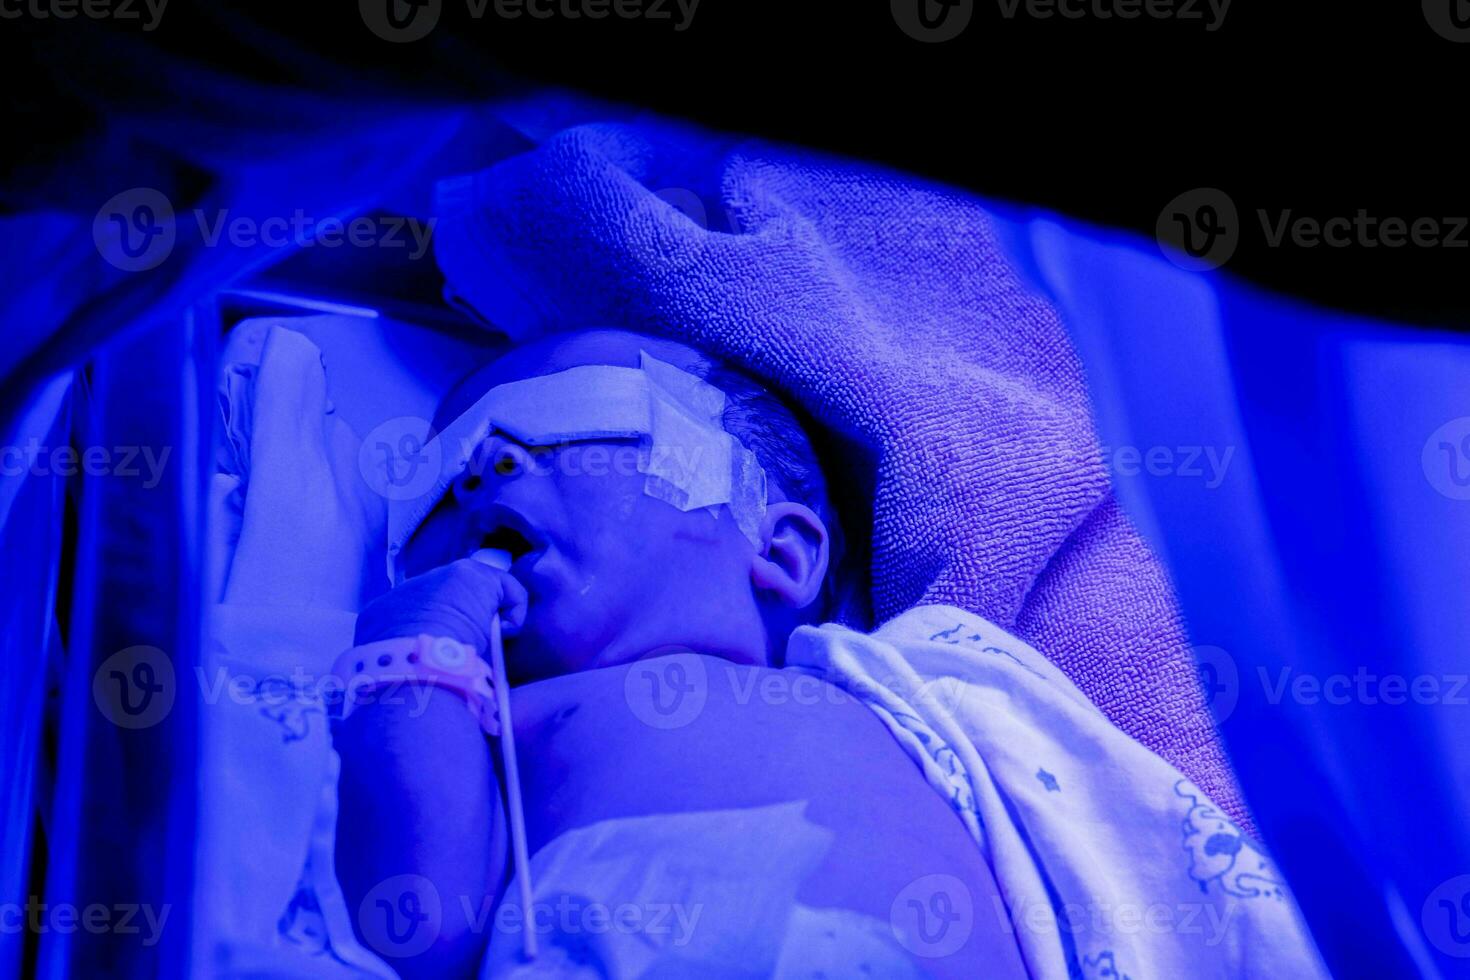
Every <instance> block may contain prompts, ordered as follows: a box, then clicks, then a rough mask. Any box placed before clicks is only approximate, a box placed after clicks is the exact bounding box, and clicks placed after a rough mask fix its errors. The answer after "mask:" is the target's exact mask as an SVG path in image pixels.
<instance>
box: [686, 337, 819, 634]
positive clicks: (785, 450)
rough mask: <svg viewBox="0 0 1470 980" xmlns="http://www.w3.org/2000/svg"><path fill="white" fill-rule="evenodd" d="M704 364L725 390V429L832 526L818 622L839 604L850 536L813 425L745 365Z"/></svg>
mask: <svg viewBox="0 0 1470 980" xmlns="http://www.w3.org/2000/svg"><path fill="white" fill-rule="evenodd" d="M705 365H706V366H705V368H704V372H703V374H702V377H703V379H704V380H705V381H706V382H708V383H709V384H712V385H714V386H715V387H716V388H719V389H720V390H721V391H723V392H724V393H725V413H724V416H723V419H722V421H723V422H724V425H725V431H726V432H729V433H730V434H731V435H732V436H734V437H735V438H736V439H738V440H740V444H741V445H742V446H744V447H745V448H746V449H749V450H750V451H751V452H752V453H754V454H755V458H756V460H757V462H759V463H760V464H761V468H762V469H764V470H765V471H766V480H767V482H768V483H769V484H774V485H775V487H776V488H777V489H778V490H779V491H780V492H781V494H782V495H783V496H784V497H785V498H786V499H787V500H790V501H794V502H795V503H799V504H803V505H805V506H807V507H810V508H811V509H812V512H813V513H814V514H816V515H817V516H818V517H819V518H821V520H822V523H823V524H824V525H826V527H827V554H828V560H827V577H826V579H825V580H824V581H823V583H822V594H821V598H820V599H819V601H818V602H817V603H816V605H815V607H814V608H813V609H811V610H810V613H811V618H812V619H814V620H826V619H830V618H831V617H832V615H833V614H834V613H835V612H836V610H837V606H838V598H839V597H838V592H839V588H838V584H837V583H838V581H839V579H840V576H839V574H838V568H839V567H840V566H841V564H842V561H843V558H844V553H845V538H844V537H843V533H842V523H841V520H840V518H839V516H838V513H837V508H836V507H835V506H833V500H832V494H831V492H830V491H829V489H828V486H827V477H826V474H825V473H824V471H823V469H822V464H821V462H820V460H819V458H818V456H817V450H816V447H815V445H814V444H813V441H812V438H811V435H810V433H811V432H812V431H813V429H812V428H811V427H810V423H809V422H806V421H804V420H803V415H802V412H801V410H800V409H799V408H797V407H795V406H794V405H792V404H790V403H789V402H787V400H786V399H785V398H783V397H782V396H781V395H779V394H778V393H776V392H775V391H773V390H771V389H770V388H769V387H768V386H766V385H764V384H762V383H761V382H760V381H758V380H756V379H755V378H753V377H751V376H750V375H748V374H746V373H745V372H744V371H742V370H741V369H739V368H737V367H735V366H733V365H731V364H729V363H726V362H724V361H718V360H715V359H714V358H709V357H707V358H706V361H705Z"/></svg>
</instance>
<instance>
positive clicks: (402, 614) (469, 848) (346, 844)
mask: <svg viewBox="0 0 1470 980" xmlns="http://www.w3.org/2000/svg"><path fill="white" fill-rule="evenodd" d="M524 602H525V594H524V592H522V591H519V586H518V585H516V584H515V582H514V580H513V579H510V578H509V576H505V575H503V573H500V572H498V571H496V570H494V569H490V568H487V567H485V566H484V565H481V564H479V563H477V562H456V563H454V564H453V565H448V566H445V567H444V568H441V569H437V570H435V571H433V572H429V573H426V574H425V575H423V576H420V577H418V578H415V579H412V580H410V581H409V582H408V583H406V584H405V585H402V586H399V587H398V588H397V589H394V590H393V592H391V593H389V594H388V595H386V596H382V597H380V598H379V599H378V600H376V601H375V602H374V603H372V604H371V605H369V606H368V608H367V609H365V610H363V613H362V615H361V616H360V617H359V619H358V626H357V642H358V643H359V644H361V643H369V642H372V641H374V640H381V639H386V638H389V637H393V636H416V635H418V634H419V633H429V634H431V635H437V636H450V637H453V638H454V639H457V640H460V641H461V642H464V643H468V644H470V645H472V646H474V647H475V648H476V649H477V650H481V651H483V650H484V648H485V645H486V643H487V642H488V638H487V637H485V636H484V635H483V625H482V624H486V623H488V622H489V620H490V617H491V615H493V614H494V613H495V612H496V611H497V610H499V611H501V612H503V613H505V614H506V615H507V617H508V619H509V621H510V622H512V623H514V622H516V621H517V620H518V619H519V617H520V616H521V615H524ZM386 691H387V689H385V692H386ZM395 701H396V702H401V703H389V702H395ZM334 741H335V745H336V748H337V751H338V753H339V754H340V755H341V758H342V772H341V778H340V781H339V784H338V800H339V805H338V814H337V853H336V865H337V877H338V880H339V881H340V882H341V884H342V890H343V894H344V896H345V898H346V899H347V908H348V912H349V914H350V915H351V916H352V919H353V926H354V928H355V930H356V932H357V936H358V939H359V940H360V941H362V942H363V943H364V945H365V946H366V947H367V948H369V949H371V950H373V951H375V952H377V953H379V954H380V955H382V956H383V958H384V959H385V961H387V962H388V963H389V965H391V966H392V967H393V968H394V969H396V970H397V971H398V972H399V974H400V975H401V976H403V977H405V978H411V977H472V976H474V975H475V973H476V971H477V969H478V966H479V962H480V958H481V956H482V955H483V953H484V947H485V941H486V937H487V932H486V930H485V928H484V926H485V923H486V922H488V921H489V914H490V912H491V911H492V910H493V909H494V907H495V902H496V901H497V899H498V897H499V894H498V893H499V890H500V887H501V884H502V882H503V879H504V877H505V870H506V861H507V846H506V841H507V834H506V827H505V817H504V813H503V811H502V807H501V801H500V788H499V784H498V783H497V781H496V776H495V771H494V769H493V764H492V758H491V751H490V750H491V746H490V745H489V744H488V743H487V742H486V740H485V736H484V735H483V734H482V733H481V731H480V727H479V725H478V724H477V723H476V721H475V719H474V717H473V716H472V715H471V714H470V712H468V711H466V710H465V706H464V704H463V703H462V702H461V701H460V700H459V698H458V697H457V696H456V695H454V694H453V693H451V692H448V691H443V690H438V689H434V688H430V689H427V690H425V689H422V688H420V689H418V690H407V689H405V690H404V691H403V692H402V694H401V695H400V697H397V698H386V697H385V698H382V699H379V701H378V702H373V703H367V704H364V705H363V706H362V707H360V708H358V709H357V710H356V711H354V712H353V713H352V715H351V716H350V717H349V718H348V719H347V720H346V721H344V722H342V723H341V724H340V725H339V726H338V728H337V732H336V735H335V738H334ZM399 876H411V877H403V878H400V877H399ZM395 879H396V880H395ZM436 909H437V913H438V914H437V915H435V914H434V913H435V910H436ZM425 915H427V916H428V918H419V917H420V916H425ZM411 930H412V931H411ZM419 930H422V932H420V931H419ZM430 935H432V937H433V939H432V942H429V943H428V945H427V948H424V949H422V950H420V949H419V947H421V946H423V945H424V939H425V938H427V937H429V936H430Z"/></svg>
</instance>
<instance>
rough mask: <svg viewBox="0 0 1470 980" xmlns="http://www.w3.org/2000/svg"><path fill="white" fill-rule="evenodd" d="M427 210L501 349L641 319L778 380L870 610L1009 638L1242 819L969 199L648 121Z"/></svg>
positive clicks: (1060, 337)
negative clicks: (923, 606)
mask: <svg viewBox="0 0 1470 980" xmlns="http://www.w3.org/2000/svg"><path fill="white" fill-rule="evenodd" d="M675 205H678V207H676V206H675ZM440 210H441V212H442V213H441V214H440V216H439V218H440V220H439V225H438V231H437V242H436V254H437V257H438V260H439V263H440V265H441V267H442V268H443V270H444V272H445V275H446V277H447V279H448V281H449V291H450V292H451V293H452V294H454V295H455V297H456V298H457V299H458V300H459V301H461V302H463V303H465V304H467V305H469V306H471V307H473V308H474V309H475V310H477V311H478V312H479V313H480V315H482V316H483V317H484V318H485V319H486V320H487V321H489V322H491V323H493V324H494V325H495V326H496V327H498V328H500V329H503V330H505V331H506V332H507V333H509V334H510V335H511V336H512V337H515V338H524V337H529V336H532V335H535V334H537V333H541V332H545V331H551V330H563V329H569V328H576V327H580V326H586V325H608V324H613V325H618V326H623V327H626V328H629V329H636V330H645V331H649V332H654V333H660V334H664V335H667V336H670V337H673V338H675V339H679V340H683V341H687V342H689V343H691V344H694V345H695V346H698V347H700V348H702V349H705V350H708V351H710V352H711V353H713V354H716V355H718V356H721V357H724V358H727V359H729V360H730V361H733V362H736V363H738V364H741V365H743V366H744V367H746V368H747V369H749V370H750V371H752V372H753V373H754V374H756V375H758V376H760V377H762V378H764V379H766V380H767V381H768V382H769V383H770V384H772V385H773V386H774V387H776V388H777V389H779V390H781V391H783V392H784V393H785V394H786V395H787V396H789V397H790V398H792V399H793V400H794V401H795V402H797V403H798V404H799V405H800V406H802V407H803V408H804V409H805V410H806V411H807V413H809V414H810V415H811V416H812V417H814V418H815V419H817V420H818V421H819V422H820V423H821V424H822V425H823V426H825V428H826V429H827V430H828V432H829V433H830V435H831V437H832V438H833V443H834V445H835V446H836V450H837V451H836V452H833V453H829V454H828V460H827V465H828V467H829V469H830V470H831V472H829V474H828V475H829V477H830V478H831V481H832V483H833V484H834V486H836V487H837V488H838V492H849V493H856V494H859V495H861V496H863V497H864V498H865V500H864V504H865V509H866V510H867V513H866V514H865V515H864V518H863V523H864V525H866V524H868V523H869V522H870V523H871V540H870V541H869V542H867V544H868V545H869V547H870V550H871V555H870V564H871V569H870V571H871V592H870V595H869V596H868V597H867V598H868V599H869V600H870V604H871V612H872V614H873V616H874V617H875V618H876V620H877V621H879V622H882V621H884V620H887V619H889V618H891V617H893V616H895V615H897V614H898V613H900V612H902V611H903V610H905V609H908V608H910V607H911V606H914V605H915V604H920V603H951V604H953V605H956V606H959V607H962V608H964V609H968V610H972V611H974V612H976V613H979V614H980V615H983V616H984V617H985V618H986V619H988V620H990V621H992V622H994V623H997V624H999V625H1000V626H1002V627H1004V628H1006V629H1008V630H1011V631H1013V632H1015V633H1016V634H1017V635H1019V636H1021V637H1022V638H1024V639H1025V640H1026V641H1027V642H1029V643H1031V644H1033V645H1034V646H1035V647H1036V648H1037V649H1038V650H1041V651H1043V652H1044V653H1045V654H1046V656H1048V657H1049V658H1051V660H1052V661H1053V662H1054V663H1056V664H1057V665H1058V666H1060V667H1061V668H1062V669H1063V670H1064V671H1065V672H1066V673H1067V674H1068V675H1069V676H1071V678H1072V679H1073V680H1074V681H1075V682H1076V683H1077V685H1078V686H1079V687H1080V688H1081V689H1082V690H1083V691H1084V692H1086V694H1087V696H1088V697H1089V698H1091V699H1092V701H1093V702H1094V703H1096V704H1097V705H1098V706H1099V707H1100V708H1101V709H1102V710H1103V712H1104V713H1105V714H1106V716H1107V717H1108V718H1109V719H1111V720H1112V721H1113V722H1114V723H1115V724H1117V725H1118V726H1119V727H1120V728H1122V729H1123V731H1125V732H1127V733H1128V734H1129V735H1132V736H1133V737H1134V738H1136V739H1138V740H1139V741H1141V742H1142V743H1143V744H1144V745H1146V746H1148V747H1149V748H1150V749H1153V750H1154V751H1156V752H1158V753H1159V754H1160V755H1162V756H1163V757H1164V758H1165V759H1167V760H1168V761H1170V762H1171V763H1173V764H1174V765H1176V766H1177V767H1178V768H1179V769H1180V770H1182V771H1183V772H1184V773H1185V774H1187V775H1188V776H1189V777H1190V778H1192V779H1193V780H1194V781H1195V782H1196V783H1198V784H1199V785H1200V786H1201V787H1202V788H1203V789H1204V790H1205V791H1206V792H1207V793H1208V794H1209V795H1210V796H1211V797H1212V798H1213V799H1215V800H1217V801H1218V802H1219V803H1220V805H1221V806H1222V807H1223V808H1224V809H1225V810H1226V811H1227V812H1228V813H1230V814H1231V816H1233V817H1234V818H1235V819H1236V820H1238V821H1241V822H1246V823H1247V825H1248V816H1247V814H1246V812H1245V808H1244V806H1243V804H1242V802H1241V799H1240V795H1239V791H1238V789H1237V788H1236V786H1235V782H1234V779H1233V777H1232V774H1231V771H1230V767H1229V764H1228V762H1227V761H1226V758H1225V755H1224V752H1223V749H1222V747H1221V744H1220V741H1219V738H1218V735H1217V733H1216V732H1215V729H1214V725H1213V723H1212V721H1211V719H1210V717H1209V715H1208V714H1207V712H1206V710H1205V706H1204V700H1203V696H1202V693H1201V690H1200V686H1199V682H1198V677H1197V674H1196V670H1195V665H1194V661H1193V657H1192V655H1191V651H1190V648H1189V645H1188V642H1187V641H1186V639H1185V634H1184V630H1183V627H1182V624H1181V621H1180V615H1179V611H1178V607H1177V604H1176V601H1175V598H1174V594H1173V591H1172V587H1171V585H1170V583H1169V580H1168V578H1167V576H1166V575H1165V573H1164V571H1163V569H1162V568H1161V566H1160V565H1159V563H1158V561H1157V560H1156V559H1155V557H1154V556H1153V554H1152V553H1151V552H1150V550H1149V549H1148V547H1147V546H1146V545H1145V544H1144V542H1143V541H1142V539H1141V538H1140V537H1139V535H1138V534H1137V532H1136V531H1135V529H1134V528H1133V527H1132V526H1131V525H1130V524H1129V522H1128V520H1127V518H1126V517H1125V516H1124V514H1123V513H1122V511H1121V509H1120V508H1119V506H1118V504H1117V502H1116V501H1115V500H1114V498H1113V495H1112V492H1111V490H1110V488H1109V482H1108V477H1107V474H1106V472H1105V470H1104V467H1103V462H1102V459H1101V455H1100V452H1099V449H1098V446H1097V441H1096V437H1095V434H1094V431H1093V424H1092V419H1091V415H1090V410H1089V404H1088V396H1087V390H1086V386H1085V382H1084V379H1083V376H1082V371H1081V367H1080V365H1079V363H1078V360H1077V357H1076V355H1075V353H1074V351H1073V349H1072V347H1071V345H1070V343H1069V341H1068V339H1067V335H1066V331H1065V329H1064V327H1063V324H1062V323H1061V321H1060V318H1059V317H1058V315H1057V313H1056V311H1055V310H1054V309H1053V308H1052V307H1051V306H1050V305H1048V304H1047V303H1046V302H1045V301H1044V300H1042V299H1040V298H1038V297H1037V296H1035V295H1033V294H1032V293H1030V292H1028V291H1027V290H1026V289H1025V288H1024V286H1023V284H1022V282H1021V281H1020V279H1019V278H1018V276H1017V275H1016V273H1015V272H1014V270H1013V269H1012V267H1011V266H1010V265H1009V264H1008V262H1007V260H1006V258H1005V256H1004V255H1003V254H1002V252H1001V249H1000V246H999V244H998V243H997V240H996V236H995V234H994V231H993V229H992V225H991V222H990V219H989V217H988V216H987V214H986V212H985V210H984V208H983V207H982V205H981V202H979V201H978V200H976V199H975V198H973V197H971V196H968V195H965V194H961V193H959V192H956V191H953V190H950V189H947V188H943V187H939V186H934V185H932V184H926V183H924V182H922V181H918V180H915V179H913V178H909V177H904V176H902V175H897V174H894V173H890V172H886V171H884V170H881V169H878V168H874V167H872V166H868V165H862V164H855V163H849V162H843V161H838V160H833V159H829V158H826V157H822V156H818V155H815V154H811V153H806V152H800V151H795V150H791V149H786V148H781V147H776V146H772V145H769V144H765V143H760V142H736V141H733V140H729V139H722V138H719V137H715V136H712V135H710V134H707V133H703V132H699V131H695V130H692V129H688V128H685V127H679V126H674V125H671V124H668V123H665V122H659V121H641V122H637V123H629V124H618V125H611V124H607V125H603V124H597V125H587V126H579V127H576V128H573V129H569V130H565V131H563V132H560V133H557V134H555V135H553V136H551V137H549V138H547V139H546V140H545V141H544V142H543V143H542V144H541V145H540V146H539V147H537V148H536V149H534V150H532V151H530V152H527V153H522V154H519V155H516V156H512V157H509V158H507V159H504V160H502V161H500V162H499V163H497V164H496V165H494V166H492V167H490V168H489V169H487V170H485V171H482V172H480V173H479V174H476V175H474V176H473V177H469V178H460V179H456V180H453V181H446V182H444V183H443V184H441V208H440ZM853 488H871V492H869V491H868V490H866V489H864V490H860V491H859V490H854V489H853ZM868 531H869V528H868V527H867V526H863V527H851V528H849V529H848V532H849V537H855V538H859V539H861V538H862V537H864V536H866V535H867V533H868ZM862 618H863V616H862V614H861V613H860V612H859V611H858V610H857V609H856V608H853V609H851V610H849V611H848V614H847V616H846V619H847V621H849V622H859V621H861V619H862Z"/></svg>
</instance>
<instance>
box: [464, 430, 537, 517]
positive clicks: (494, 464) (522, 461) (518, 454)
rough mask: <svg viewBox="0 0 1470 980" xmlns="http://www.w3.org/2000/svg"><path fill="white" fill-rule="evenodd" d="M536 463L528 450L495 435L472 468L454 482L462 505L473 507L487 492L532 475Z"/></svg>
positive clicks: (477, 454)
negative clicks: (525, 474) (498, 485)
mask: <svg viewBox="0 0 1470 980" xmlns="http://www.w3.org/2000/svg"><path fill="white" fill-rule="evenodd" d="M533 462H534V461H533V460H532V458H531V454H530V452H529V451H528V450H527V449H526V447H525V446H522V445H521V444H520V443H518V442H514V441H512V440H510V439H507V438H505V437H504V436H500V435H492V436H490V437H489V438H488V439H486V440H485V441H484V442H482V443H480V446H479V448H478V449H476V450H475V454H474V456H472V457H471V458H470V465H469V466H468V468H466V469H465V471H464V472H463V473H461V474H460V475H459V477H458V478H457V479H456V480H455V481H454V494H455V497H456V499H458V500H460V501H461V502H462V503H470V502H471V501H472V500H474V499H476V498H478V497H480V496H481V495H483V494H484V493H485V492H486V490H487V489H491V488H493V487H494V486H495V485H497V484H499V483H501V482H502V481H505V480H509V479H514V478H515V477H517V476H520V475H522V474H523V473H526V472H528V471H529V470H530V469H531V466H532V464H533Z"/></svg>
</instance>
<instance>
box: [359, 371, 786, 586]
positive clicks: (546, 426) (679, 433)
mask: <svg viewBox="0 0 1470 980" xmlns="http://www.w3.org/2000/svg"><path fill="white" fill-rule="evenodd" d="M724 411H725V393H724V392H723V391H721V390H720V389H718V388H716V387H715V386H714V385H711V384H709V383H708V382H706V381H704V380H703V379H702V378H698V377H695V376H694V375H692V374H690V373H689V372H687V371H684V370H682V369H680V368H678V367H675V366H674V365H672V364H668V363H666V362H664V361H660V360H659V359H658V358H656V357H653V356H651V355H650V354H648V353H647V352H645V351H640V352H639V366H638V367H636V368H627V367H613V366H611V365H603V364H589V365H583V366H580V367H574V368H568V369H566V370H565V371H559V372H557V373H555V374H548V375H544V376H542V377H539V378H526V379H524V380H521V381H511V382H508V383H506V384H503V385H497V386H496V387H494V388H491V389H490V390H489V391H487V392H486V393H485V394H484V395H483V396H482V397H481V398H480V400H479V401H477V402H476V403H475V404H474V405H473V406H471V407H470V409H469V410H468V411H466V412H465V413H464V414H463V415H461V416H459V418H457V419H455V420H454V421H453V422H451V423H450V424H449V425H447V426H445V427H444V431H442V432H440V433H439V434H438V435H437V436H435V437H434V439H433V440H431V441H430V443H429V444H428V447H433V446H434V443H435V442H437V443H438V447H437V449H436V450H433V451H431V452H430V453H429V454H428V456H429V458H435V457H437V458H438V459H439V461H440V472H439V476H438V479H437V480H435V482H434V484H433V485H432V486H431V487H430V488H429V489H428V490H427V491H426V492H425V493H423V494H422V495H420V496H417V497H412V498H410V499H406V500H400V499H392V500H389V502H388V571H389V576H390V578H392V579H393V580H394V581H396V580H397V578H396V573H395V569H396V565H397V557H398V554H399V552H400V551H402V550H403V547H404V545H406V544H407V543H408V541H409V539H410V538H412V537H413V535H414V532H415V531H417V530H418V527H419V525H420V524H422V523H423V522H424V520H425V519H426V518H427V517H428V516H429V513H430V512H431V511H432V510H433V509H434V507H435V505H436V504H438V502H439V500H440V499H441V498H442V497H443V496H444V493H445V492H446V491H447V490H448V489H449V487H450V485H451V484H452V483H453V482H454V481H455V479H456V478H458V477H459V475H460V474H461V473H463V472H464V471H465V470H466V469H467V468H468V467H469V466H470V464H471V462H472V461H474V460H475V454H476V451H477V450H478V449H479V447H480V445H481V444H482V443H483V442H484V441H485V439H486V438H488V437H489V436H490V434H491V433H492V432H495V431H497V430H498V431H501V432H504V433H505V434H506V435H508V436H510V437H511V438H512V439H515V440H516V441H518V442H521V443H524V444H525V445H528V446H554V445H558V444H561V443H568V442H579V441H583V440H591V439H633V438H636V439H638V440H639V443H638V472H640V473H642V474H643V475H644V483H643V492H644V493H646V494H648V495H649V496H652V497H657V498H658V499H659V500H662V501H665V502H666V503H669V504H672V505H673V506H675V507H677V508H679V509H680V510H682V511H690V510H694V509H695V508H696V507H708V508H714V507H718V506H719V505H720V504H726V505H728V506H729V508H730V512H731V514H733V515H734V517H735V522H736V525H737V526H738V527H739V528H740V531H741V533H743V534H744V535H745V536H746V538H748V539H749V540H750V541H751V543H752V544H756V545H759V540H760V536H759V535H760V523H761V519H762V518H763V517H764V516H765V510H766V474H765V470H763V469H762V468H761V465H760V463H759V462H757V461H756V458H755V454H754V453H752V452H751V451H750V450H749V449H746V448H745V447H744V446H742V445H741V444H740V442H739V440H737V439H736V438H735V437H734V436H732V435H731V434H730V433H728V432H726V431H725V429H724V425H723V417H724ZM428 447H426V448H428Z"/></svg>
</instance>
